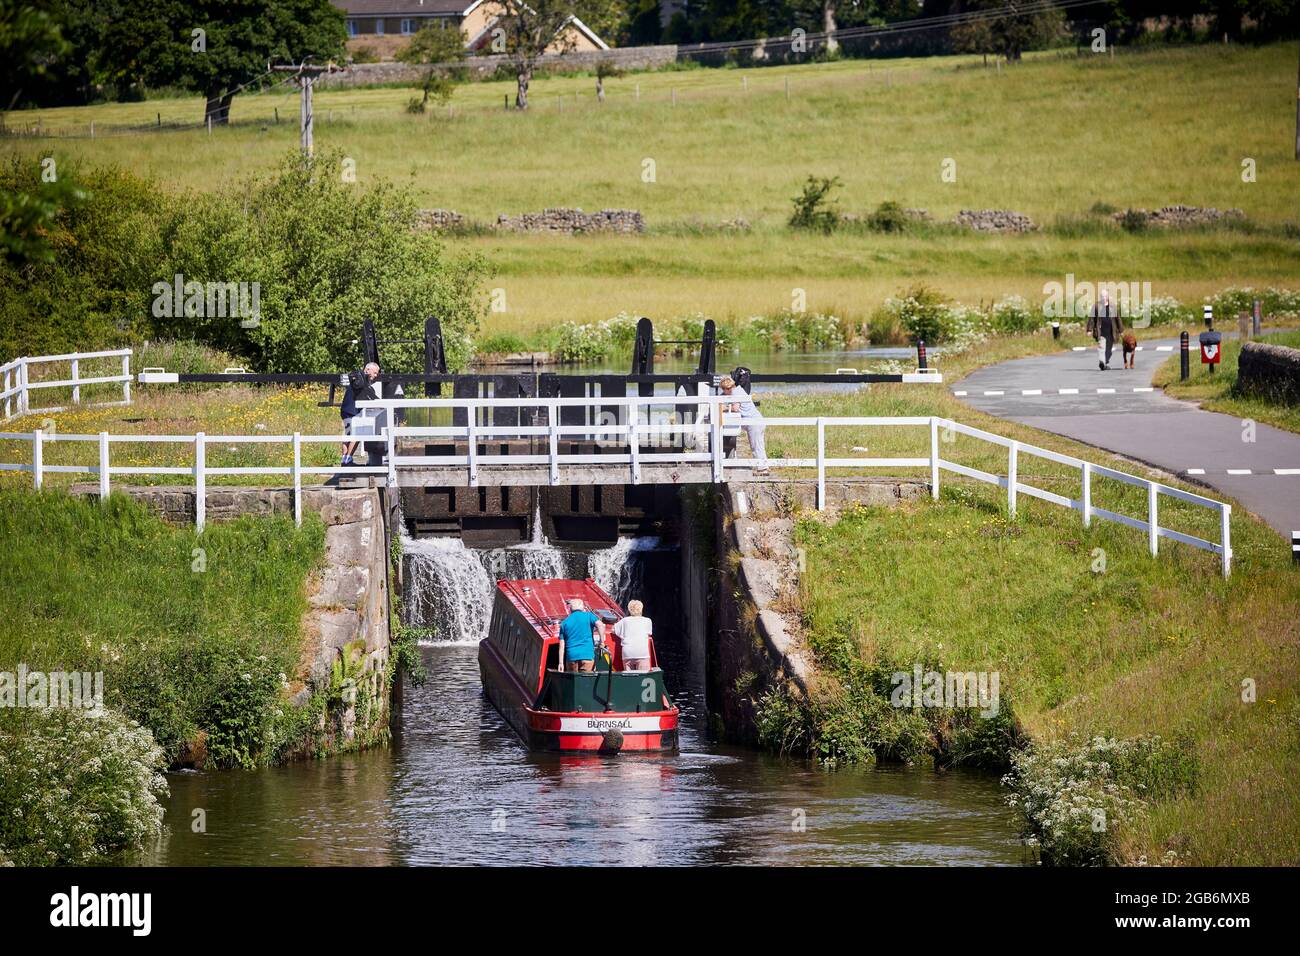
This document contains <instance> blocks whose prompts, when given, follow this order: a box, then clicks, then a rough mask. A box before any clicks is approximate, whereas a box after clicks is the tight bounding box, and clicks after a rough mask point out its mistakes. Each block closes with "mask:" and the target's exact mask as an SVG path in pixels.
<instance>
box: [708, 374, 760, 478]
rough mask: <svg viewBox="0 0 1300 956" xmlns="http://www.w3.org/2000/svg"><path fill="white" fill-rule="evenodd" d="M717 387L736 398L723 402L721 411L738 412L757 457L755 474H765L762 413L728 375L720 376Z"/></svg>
mask: <svg viewBox="0 0 1300 956" xmlns="http://www.w3.org/2000/svg"><path fill="white" fill-rule="evenodd" d="M718 387H719V388H720V389H722V394H723V395H726V396H728V397H730V398H735V399H738V401H736V402H734V403H730V404H728V403H723V404H722V407H721V409H720V413H721V412H740V421H741V427H743V428H744V429H745V433H746V434H747V435H749V447H750V448H752V449H753V450H754V457H755V458H757V459H758V467H757V468H755V469H754V474H756V475H766V474H767V473H768V467H767V444H766V443H765V442H764V441H763V429H764V428H766V427H767V426H765V425H764V424H763V414H762V412H760V411H759V410H758V406H757V405H755V404H754V400H753V399H752V398H750V397H749V393H748V392H746V391H745V390H744V389H743V388H741V387H740V386H738V385H737V384H736V380H735V379H734V378H732V377H731V376H730V375H724V376H722V381H720V382H718Z"/></svg>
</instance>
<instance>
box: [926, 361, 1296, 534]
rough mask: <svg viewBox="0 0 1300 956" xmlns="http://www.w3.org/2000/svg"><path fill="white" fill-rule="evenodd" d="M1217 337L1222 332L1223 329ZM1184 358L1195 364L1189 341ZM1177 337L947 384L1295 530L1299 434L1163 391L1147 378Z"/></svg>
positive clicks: (994, 410)
mask: <svg viewBox="0 0 1300 956" xmlns="http://www.w3.org/2000/svg"><path fill="white" fill-rule="evenodd" d="M1225 338H1226V336H1225ZM1192 349H1193V351H1192V356H1191V357H1192V361H1193V362H1199V361H1200V354H1199V352H1197V351H1196V342H1195V338H1194V337H1193V341H1192ZM1177 351H1178V340H1177V339H1160V340H1151V341H1144V342H1143V343H1142V351H1140V352H1138V353H1137V368H1136V369H1133V370H1130V371H1125V370H1124V369H1123V367H1122V366H1123V359H1122V358H1121V355H1120V350H1119V343H1116V347H1115V352H1114V355H1113V356H1112V360H1111V367H1110V368H1109V369H1108V370H1106V371H1104V372H1103V371H1100V370H1099V369H1098V368H1097V351H1096V349H1093V348H1089V349H1087V350H1086V351H1082V352H1076V351H1061V352H1057V353H1053V354H1051V355H1042V356H1036V357H1034V358H1025V359H1015V360H1013V361H1010V362H1000V363H998V364H997V365H990V366H988V367H987V368H983V369H980V370H979V371H977V372H974V373H972V374H971V375H968V376H967V377H966V378H964V379H962V380H961V381H960V382H957V383H955V384H952V385H950V386H949V387H950V388H951V389H952V391H953V394H954V395H956V396H957V397H958V398H961V399H962V400H963V401H965V402H968V403H970V404H971V405H973V406H974V407H975V408H978V409H979V410H980V411H983V412H988V413H989V414H990V415H997V416H999V417H1001V418H1006V419H1010V420H1011V421H1015V422H1021V423H1023V424H1025V425H1032V426H1033V427H1035V428H1041V429H1043V430H1044V431H1049V432H1055V433H1056V434H1058V435H1064V436H1066V437H1067V438H1073V439H1076V440H1077V441H1081V442H1086V443H1087V444H1089V445H1094V446H1096V447H1098V448H1104V449H1107V450H1109V451H1113V452H1117V453H1118V454H1121V455H1124V456H1126V457H1129V458H1133V459H1135V460H1137V461H1142V462H1146V463H1147V464H1150V465H1153V466H1155V467H1157V468H1161V469H1164V470H1165V471H1168V472H1171V473H1173V474H1176V475H1179V476H1181V477H1184V478H1188V479H1189V480H1191V481H1194V482H1197V483H1200V484H1205V485H1208V486H1209V487H1211V488H1214V489H1216V490H1218V491H1221V492H1223V493H1224V494H1225V495H1231V496H1232V497H1234V498H1236V499H1237V500H1238V501H1240V502H1241V503H1242V504H1244V505H1245V506H1246V507H1247V508H1248V509H1250V510H1251V511H1252V512H1254V513H1255V514H1256V515H1258V516H1259V517H1260V518H1262V519H1263V520H1264V521H1266V522H1268V524H1270V525H1271V526H1272V527H1274V528H1276V529H1277V530H1278V531H1279V532H1281V533H1282V534H1284V535H1288V536H1289V535H1290V533H1291V531H1292V530H1293V529H1294V530H1300V435H1297V434H1295V433H1293V432H1288V431H1284V430H1283V429H1280V428H1274V427H1272V426H1270V425H1265V424H1262V423H1256V424H1255V426H1254V431H1255V436H1254V437H1255V440H1254V441H1253V442H1248V441H1244V440H1243V436H1248V431H1247V428H1246V425H1245V423H1244V422H1243V420H1242V419H1239V418H1235V417H1233V416H1231V415H1223V414H1220V413H1218V412H1207V411H1202V410H1201V409H1199V408H1197V407H1196V406H1194V405H1192V404H1190V403H1188V402H1182V401H1178V400H1177V399H1174V398H1170V397H1168V396H1167V395H1165V394H1164V392H1162V391H1161V390H1160V389H1157V388H1154V387H1153V386H1152V385H1151V379H1152V377H1153V376H1154V375H1155V371H1156V369H1157V368H1158V367H1159V366H1160V365H1161V364H1162V363H1163V362H1164V361H1165V360H1166V359H1167V358H1168V357H1169V356H1170V355H1176V354H1177Z"/></svg>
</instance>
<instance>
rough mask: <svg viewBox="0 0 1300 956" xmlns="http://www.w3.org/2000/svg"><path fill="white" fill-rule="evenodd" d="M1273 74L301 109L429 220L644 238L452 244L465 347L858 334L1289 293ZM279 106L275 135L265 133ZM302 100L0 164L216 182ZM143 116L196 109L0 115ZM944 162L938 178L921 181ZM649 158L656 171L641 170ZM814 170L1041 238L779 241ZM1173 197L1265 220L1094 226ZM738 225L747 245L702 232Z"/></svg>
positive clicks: (1151, 55)
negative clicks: (1037, 302) (908, 293)
mask: <svg viewBox="0 0 1300 956" xmlns="http://www.w3.org/2000/svg"><path fill="white" fill-rule="evenodd" d="M1293 61H1294V55H1293V51H1292V50H1291V48H1290V47H1289V46H1283V45H1280V44H1279V45H1270V46H1265V47H1260V48H1243V47H1235V46H1234V47H1228V48H1221V47H1217V46H1204V47H1196V48H1189V49H1174V50H1156V51H1141V52H1136V51H1134V52H1125V51H1121V52H1120V53H1119V54H1118V55H1117V56H1115V57H1113V58H1111V57H1093V56H1085V57H1075V56H1073V55H1057V54H1048V55H1042V56H1034V57H1031V58H1029V59H1028V60H1026V62H1024V63H1023V64H1021V65H1019V66H1017V67H1016V68H1014V69H1004V70H1001V71H996V70H992V69H984V68H982V67H980V66H979V65H978V58H971V57H938V58H932V59H925V60H916V61H891V62H890V63H889V64H888V65H886V64H883V63H876V62H871V61H863V60H845V61H840V62H836V63H827V64H809V65H804V66H790V67H779V68H777V67H774V68H763V69H749V70H691V71H684V72H663V73H645V74H636V75H629V76H627V77H624V78H622V79H618V80H612V81H609V82H608V83H607V88H608V99H607V100H606V103H605V104H604V105H603V106H597V104H596V102H595V98H594V95H593V93H594V81H593V80H592V79H591V78H590V77H583V76H575V77H546V78H541V79H538V80H537V81H536V82H535V85H534V96H535V99H534V104H535V105H534V108H533V109H532V110H531V111H530V112H529V114H527V115H519V114H518V113H516V112H514V111H506V110H502V109H500V108H499V107H500V104H501V102H502V94H503V93H505V92H508V88H509V84H502V83H481V84H470V85H468V86H465V87H463V88H461V89H460V90H458V91H457V93H456V97H455V100H454V103H453V115H452V116H451V117H450V118H449V117H448V116H447V114H446V113H445V112H438V113H435V114H431V115H430V116H428V117H424V118H415V117H411V116H409V115H408V114H406V113H405V112H404V109H403V107H404V105H405V102H406V100H407V98H408V97H409V91H406V90H402V89H364V90H339V91H326V92H322V93H320V94H319V95H318V96H317V103H316V115H317V118H318V125H317V131H316V139H317V143H318V145H319V146H321V147H325V146H334V147H338V148H340V149H342V150H343V152H344V155H346V156H348V157H349V158H351V159H353V160H355V162H356V173H357V177H358V179H359V180H361V181H365V180H366V179H369V178H373V177H385V178H388V179H392V180H395V181H398V182H401V183H409V184H410V185H411V186H412V187H413V189H414V190H415V192H416V195H417V197H418V199H419V201H420V202H421V203H422V204H423V205H426V206H429V207H442V208H451V209H455V210H457V211H459V212H461V213H463V214H466V215H468V216H470V217H472V218H474V219H476V220H479V221H482V222H491V221H494V220H495V218H496V216H497V215H498V214H499V213H511V214H518V213H521V212H526V211H533V210H538V209H542V208H545V207H548V206H578V207H582V208H584V209H587V210H589V211H590V210H595V209H599V208H613V207H630V208H635V209H639V210H641V212H642V213H643V214H644V215H645V217H646V221H647V223H648V229H649V232H648V234H646V235H644V236H639V237H626V238H624V237H595V236H593V237H586V238H572V239H570V238H562V239H557V238H554V237H519V236H505V235H502V236H498V235H495V234H491V233H489V234H485V235H471V236H458V237H452V239H451V242H452V244H453V245H456V246H464V247H469V248H472V249H475V250H476V251H481V252H483V253H485V254H486V255H487V257H488V258H489V260H490V261H491V263H492V264H493V265H494V267H495V269H496V273H497V275H496V278H495V279H494V280H493V282H492V283H491V284H492V285H493V286H496V287H499V288H502V289H504V290H505V295H506V302H507V309H506V311H504V312H490V313H489V314H488V316H487V321H486V323H485V327H484V332H485V333H486V334H496V333H509V334H515V335H519V336H523V337H525V338H528V339H529V340H530V343H532V344H536V343H533V342H532V338H531V337H532V336H533V334H534V333H536V332H537V331H539V330H542V329H545V328H548V327H550V326H552V325H554V324H556V323H557V322H560V321H564V320H566V319H573V320H576V321H582V322H588V321H599V320H603V319H607V318H609V317H611V316H613V315H616V314H617V313H619V312H620V311H624V310H626V311H627V312H629V313H631V314H639V315H649V316H651V317H659V318H668V317H673V316H677V315H683V314H689V313H693V312H696V311H702V312H704V313H705V314H707V315H710V316H713V317H715V318H726V317H728V316H736V317H743V316H747V315H751V314H756V313H771V312H775V311H778V310H780V309H782V308H788V307H790V305H791V297H792V295H793V290H795V289H803V290H804V291H805V293H806V296H807V299H808V308H810V309H814V310H822V311H825V310H828V309H834V310H837V311H839V312H840V313H841V314H843V315H844V316H845V317H847V318H850V319H860V318H864V317H865V316H866V315H867V314H869V312H870V311H871V310H872V309H873V308H874V307H875V306H877V305H878V304H879V303H880V302H881V301H882V300H883V299H884V298H885V297H886V296H888V295H891V294H894V293H895V292H897V291H898V288H899V287H900V286H901V285H904V284H906V283H908V282H909V281H913V280H924V281H927V282H929V283H930V284H932V285H935V286H937V287H938V288H940V289H941V290H942V291H944V292H946V293H948V294H950V295H953V296H954V297H956V298H958V299H959V300H961V301H963V302H966V303H968V304H975V303H977V302H978V301H980V300H981V299H984V298H988V299H996V298H1000V297H1001V296H1003V295H1006V294H1021V295H1025V296H1027V297H1029V298H1031V299H1034V298H1037V297H1039V296H1041V294H1042V288H1043V284H1044V282H1047V281H1063V279H1064V275H1065V273H1067V272H1073V273H1074V274H1075V275H1076V276H1078V277H1079V278H1080V280H1083V279H1088V280H1091V281H1096V280H1098V279H1111V278H1115V279H1122V280H1124V281H1128V280H1137V281H1151V282H1152V283H1153V286H1154V288H1153V292H1154V293H1155V294H1157V295H1173V296H1176V297H1179V298H1181V299H1184V300H1188V299H1190V300H1194V299H1196V298H1198V297H1200V296H1202V295H1204V294H1207V293H1209V292H1212V291H1215V290H1216V289H1217V288H1219V287H1222V286H1223V285H1225V284H1231V283H1239V284H1269V283H1285V281H1286V280H1287V279H1290V278H1292V277H1293V276H1294V274H1295V268H1294V266H1295V262H1296V256H1297V245H1296V242H1297V240H1296V239H1295V238H1294V236H1291V237H1288V234H1286V233H1285V231H1284V227H1285V224H1286V222H1287V220H1288V219H1291V220H1294V219H1295V218H1296V217H1295V214H1294V210H1296V209H1297V208H1300V167H1297V165H1296V164H1295V162H1294V160H1293V157H1292V155H1291V151H1292V149H1293V136H1292V134H1293V127H1292V125H1291V124H1292V123H1293V122H1294V114H1293V111H1292V110H1291V107H1290V105H1288V104H1291V103H1293V100H1294V90H1293V88H1292V85H1293V81H1294V72H1295V69H1294V62H1293ZM886 76H888V79H886ZM787 79H788V80H789V81H790V84H791V96H790V99H789V100H788V101H787V100H786V97H785V82H786V80H787ZM742 83H743V84H744V85H745V88H744V89H742ZM638 85H639V88H640V97H639V98H638V97H637V94H636V90H637V88H638ZM674 90H675V91H676V94H677V105H676V106H675V107H674V106H673V105H672V99H671V97H672V92H673V91H674ZM561 97H563V100H564V109H563V111H561V109H560V105H559V104H560V101H561ZM277 104H278V105H279V107H280V113H281V117H282V122H281V124H280V125H278V126H277V125H274V124H273V123H267V122H266V120H268V118H270V117H271V116H272V114H273V110H274V108H275V106H276V105H277ZM296 108H297V107H296V100H295V99H294V97H293V96H292V95H289V94H284V95H278V94H277V95H260V96H240V97H237V98H236V100H235V104H234V108H233V116H234V118H235V120H236V122H237V123H239V122H241V121H244V120H247V121H250V122H249V123H248V124H247V125H236V126H233V127H231V128H230V129H218V130H215V131H214V132H213V134H212V136H211V137H210V138H209V136H208V134H207V133H206V132H204V131H198V130H196V131H192V132H162V133H148V134H141V133H137V134H129V135H127V134H123V135H111V136H105V135H100V136H98V137H97V138H96V139H94V140H90V139H88V138H82V139H59V138H45V139H38V140H26V139H11V140H8V141H6V143H5V146H4V148H5V149H9V150H14V151H17V152H18V153H19V154H21V155H24V156H28V157H30V158H32V159H33V160H35V159H37V158H39V157H44V156H48V155H53V156H55V157H56V158H59V157H71V156H78V157H81V158H87V159H90V160H93V161H94V162H116V163H120V164H123V165H125V166H127V167H128V168H131V169H136V170H143V171H149V172H152V173H154V174H155V175H157V176H158V177H159V178H160V179H161V180H162V181H163V182H165V183H167V184H169V185H171V186H172V187H174V188H176V189H213V188H216V187H218V186H226V185H230V184H231V183H234V182H237V181H239V180H240V179H242V178H243V177H245V176H247V175H248V174H249V173H250V172H253V171H255V170H260V169H265V168H267V167H268V166H270V165H273V164H274V163H276V162H278V161H279V159H280V158H281V157H282V156H283V154H284V153H285V152H286V151H289V150H292V149H293V148H294V146H295V144H296V142H297V130H296V125H294V120H293V117H295V116H296ZM331 111H332V112H331ZM157 112H162V113H163V115H164V120H165V121H170V120H181V119H185V118H198V117H200V116H201V107H200V104H199V101H198V100H196V99H189V100H185V99H167V100H159V101H151V102H147V103H140V104H111V105H105V106H95V107H84V108H75V109H65V110H47V111H42V112H40V113H39V114H29V113H21V114H11V115H10V117H9V120H8V122H9V124H10V126H14V125H18V124H21V123H25V122H32V121H34V120H35V118H36V117H37V116H38V115H39V116H40V118H41V119H42V122H43V123H44V124H45V125H46V126H57V127H66V126H67V125H68V124H76V125H77V126H78V127H79V128H81V129H82V131H83V132H85V133H88V124H89V122H90V121H91V120H92V119H94V120H96V121H97V122H98V123H99V124H100V126H101V128H103V127H105V126H107V125H109V124H111V123H120V122H140V121H147V120H152V119H153V118H154V114H155V113H157ZM331 115H332V116H333V120H332V121H331V118H330V117H331ZM1100 117H1105V121H1104V124H1102V123H1101V122H1100V120H1099V118H1100ZM1099 130H1104V133H1105V135H1104V136H1103V135H1102V133H1100V132H1099ZM1103 142H1104V145H1102V143H1103ZM949 158H951V159H953V160H955V161H956V163H957V180H956V182H943V181H942V179H941V177H940V169H941V163H942V162H943V161H944V160H945V159H949ZM1243 158H1251V159H1254V160H1255V161H1256V164H1257V169H1258V177H1257V181H1256V182H1253V183H1245V182H1242V179H1241V171H1242V170H1241V161H1242V159H1243ZM647 160H648V161H652V162H653V172H654V175H653V177H652V179H653V181H646V180H647V178H651V177H647V176H643V172H644V171H646V170H648V169H649V167H648V166H647V165H646V161H647ZM809 174H815V175H819V176H838V177H839V178H840V179H841V180H842V181H843V183H844V186H843V189H842V191H840V193H839V195H838V207H839V208H840V209H841V210H842V211H845V212H852V213H857V214H859V215H861V214H864V213H866V212H868V211H870V210H872V209H874V208H876V206H877V205H878V204H879V203H881V202H882V201H885V200H893V201H897V202H899V203H900V204H901V205H904V206H913V207H923V208H927V209H929V210H930V212H931V213H932V214H933V215H934V216H935V217H936V218H940V219H942V218H947V217H950V216H952V215H953V214H954V213H956V212H957V211H958V210H959V209H962V208H976V209H978V208H986V207H993V208H1010V209H1015V210H1017V211H1020V212H1024V213H1027V214H1028V215H1030V216H1031V217H1032V218H1033V219H1034V220H1035V221H1036V222H1038V223H1039V224H1040V225H1041V226H1042V227H1043V229H1042V230H1040V231H1039V232H1038V233H1035V234H1032V235H1028V236H1008V237H997V236H979V235H953V234H950V233H948V232H945V231H944V230H942V229H938V228H937V227H936V228H932V229H930V230H929V231H925V230H922V231H921V232H920V233H918V234H914V235H893V234H890V235H879V234H870V233H867V234H864V233H862V232H861V231H856V230H855V231H846V232H841V233H838V234H836V235H833V236H829V237H826V236H813V235H805V234H794V233H791V232H790V231H789V230H787V229H786V228H785V225H784V224H785V221H786V219H787V218H788V216H789V213H790V209H791V200H792V198H793V197H794V196H795V195H796V194H797V192H798V189H799V186H800V184H801V183H802V182H803V180H804V178H805V177H806V176H807V175H809ZM1169 203H1186V204H1192V205H1206V206H1217V207H1221V208H1222V207H1239V208H1241V209H1243V210H1244V211H1245V213H1246V214H1247V216H1248V217H1249V219H1250V220H1251V222H1252V223H1254V224H1255V225H1256V226H1257V227H1258V229H1257V230H1256V231H1242V230H1239V229H1228V228H1223V229H1212V230H1208V231H1207V230H1193V231H1188V232H1178V233H1166V232H1163V231H1160V230H1148V231H1147V232H1145V233H1142V234H1137V235H1132V234H1128V233H1125V232H1123V231H1122V230H1118V229H1115V228H1113V227H1112V226H1109V225H1108V224H1107V221H1106V220H1105V217H1104V215H1103V213H1102V212H1095V211H1093V210H1094V207H1096V208H1097V209H1100V210H1102V211H1103V212H1104V210H1105V209H1117V210H1122V209H1124V208H1127V207H1130V206H1139V207H1145V208H1153V207H1159V206H1162V205H1165V204H1169ZM1099 204H1100V205H1099ZM738 216H739V217H743V218H744V219H746V220H747V221H748V222H750V223H751V225H752V228H751V230H750V231H748V232H738V233H735V232H731V231H723V230H720V229H719V228H718V224H719V223H721V222H722V221H723V220H729V219H733V218H735V217H738Z"/></svg>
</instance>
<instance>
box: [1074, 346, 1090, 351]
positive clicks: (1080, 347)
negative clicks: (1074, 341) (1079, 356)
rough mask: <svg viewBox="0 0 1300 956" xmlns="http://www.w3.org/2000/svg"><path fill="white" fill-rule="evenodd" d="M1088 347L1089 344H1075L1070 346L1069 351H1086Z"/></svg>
mask: <svg viewBox="0 0 1300 956" xmlns="http://www.w3.org/2000/svg"><path fill="white" fill-rule="evenodd" d="M1090 348H1091V346H1087V345H1076V346H1074V347H1073V348H1071V349H1070V351H1071V352H1087V351H1088V350H1089V349H1090Z"/></svg>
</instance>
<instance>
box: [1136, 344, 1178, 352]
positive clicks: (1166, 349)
mask: <svg viewBox="0 0 1300 956" xmlns="http://www.w3.org/2000/svg"><path fill="white" fill-rule="evenodd" d="M1140 347H1141V346H1139V348H1140ZM1173 350H1174V347H1173V346H1172V345H1157V346H1156V351H1157V352H1172V351H1173Z"/></svg>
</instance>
